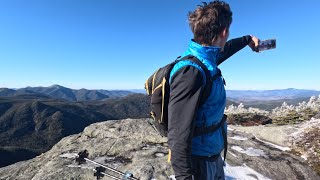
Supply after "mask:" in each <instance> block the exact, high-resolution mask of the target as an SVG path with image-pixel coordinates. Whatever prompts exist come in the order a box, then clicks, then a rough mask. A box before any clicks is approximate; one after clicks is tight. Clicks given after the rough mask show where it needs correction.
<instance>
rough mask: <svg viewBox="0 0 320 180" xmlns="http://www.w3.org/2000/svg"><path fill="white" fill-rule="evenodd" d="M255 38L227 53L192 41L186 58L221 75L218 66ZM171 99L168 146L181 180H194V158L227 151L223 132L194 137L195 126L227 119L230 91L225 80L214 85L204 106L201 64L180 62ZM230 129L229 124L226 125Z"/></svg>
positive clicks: (172, 77)
mask: <svg viewBox="0 0 320 180" xmlns="http://www.w3.org/2000/svg"><path fill="white" fill-rule="evenodd" d="M250 41H251V36H244V37H242V38H237V39H233V40H230V41H228V42H227V43H226V45H225V46H224V48H223V51H222V50H221V48H220V47H212V46H211V47H210V46H206V47H203V46H201V45H200V44H197V43H196V42H194V41H193V40H191V42H190V45H189V48H188V49H187V50H186V51H185V52H184V54H183V55H182V57H184V56H186V55H193V56H195V57H197V58H198V59H199V60H200V61H201V62H202V63H203V64H204V65H205V66H206V67H207V69H208V70H209V72H210V73H211V76H214V75H215V74H216V73H217V66H218V65H219V64H221V63H222V62H223V61H225V60H226V59H227V58H229V57H230V56H232V55H233V54H234V53H236V52H237V51H239V50H240V49H242V48H243V47H245V46H246V45H247V44H248V43H249V42H250ZM169 82H170V100H169V106H168V144H169V148H170V150H171V164H172V167H173V169H174V171H175V176H176V178H177V179H178V180H181V179H191V177H192V171H191V155H195V156H213V155H217V154H220V152H221V151H222V150H223V148H224V139H223V134H222V129H221V128H220V129H218V130H217V131H215V132H213V133H210V134H206V135H202V136H198V137H193V136H192V135H193V132H194V129H195V127H203V126H210V125H215V124H217V123H218V122H220V120H221V119H222V117H223V114H224V109H225V106H226V91H225V88H224V82H223V79H222V78H218V79H216V80H215V81H214V82H213V83H212V88H211V93H210V96H209V97H208V99H207V100H206V101H205V102H204V103H203V104H202V105H200V104H199V102H200V99H201V97H202V96H201V95H202V90H203V88H204V86H205V83H206V79H205V73H204V71H203V70H202V69H201V67H199V66H198V65H197V64H195V63H193V62H191V61H189V60H182V61H179V62H178V63H177V64H176V65H175V66H174V67H173V69H172V71H171V73H170V79H169ZM223 128H225V130H227V125H226V124H225V125H224V126H223Z"/></svg>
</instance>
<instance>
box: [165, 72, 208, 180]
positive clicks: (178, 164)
mask: <svg viewBox="0 0 320 180" xmlns="http://www.w3.org/2000/svg"><path fill="white" fill-rule="evenodd" d="M202 78H203V75H202V74H201V72H200V71H199V70H198V69H197V68H195V67H193V66H186V67H183V68H181V69H180V70H179V71H178V72H176V73H175V75H174V76H173V77H172V79H171V84H170V88H171V91H170V101H169V106H168V108H169V110H168V113H169V114H168V118H169V119H168V143H169V148H170V150H171V165H172V168H173V170H174V172H175V177H176V179H177V180H192V172H191V140H192V134H193V130H194V127H195V120H194V119H195V116H196V112H197V109H198V104H199V100H200V97H201V96H200V95H201V91H202V86H203V79H202Z"/></svg>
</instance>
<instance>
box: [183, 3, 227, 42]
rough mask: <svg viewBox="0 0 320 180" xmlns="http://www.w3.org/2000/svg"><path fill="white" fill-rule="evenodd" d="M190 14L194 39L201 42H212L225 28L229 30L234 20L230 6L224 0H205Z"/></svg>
mask: <svg viewBox="0 0 320 180" xmlns="http://www.w3.org/2000/svg"><path fill="white" fill-rule="evenodd" d="M188 16H189V25H190V28H191V30H192V32H193V35H194V40H195V41H196V42H197V43H199V44H211V42H212V40H213V39H214V38H215V37H217V35H218V34H220V33H221V32H222V31H223V30H224V29H225V28H227V30H229V27H230V25H231V22H232V12H231V9H230V6H229V4H227V3H225V2H223V1H213V2H210V3H209V4H207V3H205V2H203V6H199V7H198V8H197V9H196V10H195V11H194V12H189V15H188Z"/></svg>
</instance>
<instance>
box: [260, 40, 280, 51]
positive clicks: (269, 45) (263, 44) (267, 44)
mask: <svg viewBox="0 0 320 180" xmlns="http://www.w3.org/2000/svg"><path fill="white" fill-rule="evenodd" d="M275 48H276V39H268V40H264V41H260V42H259V45H258V47H257V49H258V51H264V50H269V49H275Z"/></svg>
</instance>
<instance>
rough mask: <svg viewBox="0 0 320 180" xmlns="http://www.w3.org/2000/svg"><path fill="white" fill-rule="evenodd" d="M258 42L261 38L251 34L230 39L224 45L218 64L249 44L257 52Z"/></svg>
mask: <svg viewBox="0 0 320 180" xmlns="http://www.w3.org/2000/svg"><path fill="white" fill-rule="evenodd" d="M258 44H259V39H258V38H256V37H254V36H250V35H247V36H243V37H240V38H236V39H231V40H229V41H228V42H226V44H225V46H224V47H223V51H222V52H221V55H220V57H219V58H218V60H217V65H220V64H221V63H222V62H224V61H225V60H226V59H228V58H229V57H231V56H232V55H234V54H235V53H236V52H238V51H239V50H241V49H242V48H244V47H246V46H247V45H249V46H250V48H251V49H252V50H253V51H256V52H257V50H256V47H257V46H258Z"/></svg>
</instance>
